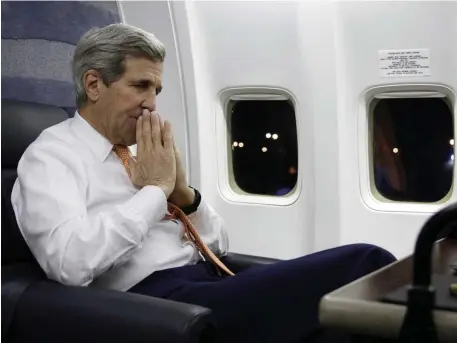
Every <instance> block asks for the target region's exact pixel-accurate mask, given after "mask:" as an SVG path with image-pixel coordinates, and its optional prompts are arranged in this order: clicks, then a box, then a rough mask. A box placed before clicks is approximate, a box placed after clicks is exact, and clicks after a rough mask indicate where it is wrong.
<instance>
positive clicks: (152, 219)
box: [123, 186, 168, 227]
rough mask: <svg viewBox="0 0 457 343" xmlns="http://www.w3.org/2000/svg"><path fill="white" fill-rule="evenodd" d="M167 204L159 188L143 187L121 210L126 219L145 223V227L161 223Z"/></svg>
mask: <svg viewBox="0 0 457 343" xmlns="http://www.w3.org/2000/svg"><path fill="white" fill-rule="evenodd" d="M167 209H168V204H167V198H166V196H165V193H164V192H163V190H162V189H161V188H160V187H157V186H145V187H143V188H142V189H140V190H139V191H138V192H137V193H136V194H135V195H134V196H133V197H132V198H131V199H130V200H129V201H127V203H126V204H125V207H124V208H123V210H124V211H125V212H124V213H125V214H126V216H127V217H130V218H132V219H134V220H136V221H145V222H146V224H147V227H151V226H153V225H154V224H155V223H157V222H159V221H161V220H162V219H163V218H164V217H165V215H166V214H167Z"/></svg>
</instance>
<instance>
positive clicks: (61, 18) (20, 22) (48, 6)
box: [1, 1, 120, 116]
mask: <svg viewBox="0 0 457 343" xmlns="http://www.w3.org/2000/svg"><path fill="white" fill-rule="evenodd" d="M1 6H2V99H13V100H20V101H28V102H35V103H41V104H47V105H55V106H59V107H62V108H64V109H65V110H67V112H68V113H69V115H71V116H72V115H73V114H74V110H75V95H74V89H73V81H72V75H71V59H72V56H73V52H74V49H75V45H76V43H77V42H78V40H79V38H80V37H81V36H82V35H83V34H84V33H85V32H86V31H87V30H89V29H91V28H93V27H102V26H105V25H108V24H112V23H117V22H120V15H119V11H118V6H117V3H116V2H115V1H26V2H20V1H2V4H1Z"/></svg>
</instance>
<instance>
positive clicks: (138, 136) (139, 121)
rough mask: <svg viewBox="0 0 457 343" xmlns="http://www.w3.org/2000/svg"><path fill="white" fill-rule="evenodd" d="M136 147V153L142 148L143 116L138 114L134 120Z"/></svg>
mask: <svg viewBox="0 0 457 343" xmlns="http://www.w3.org/2000/svg"><path fill="white" fill-rule="evenodd" d="M136 149H137V151H138V152H137V154H138V153H139V151H140V150H142V149H143V116H140V117H139V118H138V119H137V121H136Z"/></svg>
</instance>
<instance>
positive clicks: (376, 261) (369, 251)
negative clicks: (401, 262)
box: [349, 243, 397, 272]
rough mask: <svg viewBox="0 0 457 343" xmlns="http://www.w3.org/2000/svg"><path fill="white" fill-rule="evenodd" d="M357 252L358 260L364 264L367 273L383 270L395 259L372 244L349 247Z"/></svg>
mask: <svg viewBox="0 0 457 343" xmlns="http://www.w3.org/2000/svg"><path fill="white" fill-rule="evenodd" d="M349 246H350V247H351V248H352V249H354V250H356V251H357V256H358V260H359V261H360V262H362V263H363V264H364V267H365V268H364V269H368V270H367V272H372V271H375V270H378V269H380V268H383V267H385V266H387V265H389V264H391V263H393V262H395V261H396V260H397V259H396V258H395V256H394V255H393V254H392V253H390V252H389V251H388V250H386V249H384V248H381V247H379V246H377V245H374V244H368V243H357V244H351V245H349Z"/></svg>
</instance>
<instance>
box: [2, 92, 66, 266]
mask: <svg viewBox="0 0 457 343" xmlns="http://www.w3.org/2000/svg"><path fill="white" fill-rule="evenodd" d="M65 119H68V114H67V112H66V111H65V110H63V109H62V108H59V107H55V106H50V105H43V104H34V103H29V102H23V101H16V100H6V99H2V162H1V165H2V230H1V232H2V233H1V235H2V265H7V264H12V263H19V262H32V261H34V258H33V256H32V254H31V253H30V250H29V248H28V247H27V244H26V243H25V241H24V239H23V238H22V235H21V233H20V231H19V228H18V226H17V221H16V217H15V214H14V211H13V207H12V205H11V191H12V189H13V185H14V182H15V180H16V178H17V165H18V163H19V160H20V158H21V156H22V154H23V153H24V151H25V149H26V148H27V147H28V146H29V145H30V144H31V143H32V142H33V141H34V140H35V139H36V138H37V137H38V136H39V134H40V133H41V132H42V131H43V130H44V129H46V128H48V127H50V126H52V125H55V124H57V123H59V122H61V121H63V120H65Z"/></svg>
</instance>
